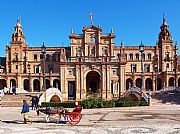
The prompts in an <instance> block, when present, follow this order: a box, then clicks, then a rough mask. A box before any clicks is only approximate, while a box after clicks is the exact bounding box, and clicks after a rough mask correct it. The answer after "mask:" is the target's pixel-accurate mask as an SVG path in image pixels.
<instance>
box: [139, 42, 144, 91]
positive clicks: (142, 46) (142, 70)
mask: <svg viewBox="0 0 180 134" xmlns="http://www.w3.org/2000/svg"><path fill="white" fill-rule="evenodd" d="M139 52H140V53H141V81H142V85H141V91H143V90H144V66H143V60H144V57H143V54H144V53H143V52H144V45H143V43H142V41H141V44H140V45H139Z"/></svg>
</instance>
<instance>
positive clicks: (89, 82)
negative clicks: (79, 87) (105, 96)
mask: <svg viewBox="0 0 180 134" xmlns="http://www.w3.org/2000/svg"><path fill="white" fill-rule="evenodd" d="M100 83H101V81H100V75H99V73H98V72H96V71H91V72H89V73H88V74H87V76H86V90H87V92H89V93H99V92H100V87H101V86H100Z"/></svg>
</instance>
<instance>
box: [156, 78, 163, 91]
mask: <svg viewBox="0 0 180 134" xmlns="http://www.w3.org/2000/svg"><path fill="white" fill-rule="evenodd" d="M161 89H162V80H161V78H157V90H161Z"/></svg>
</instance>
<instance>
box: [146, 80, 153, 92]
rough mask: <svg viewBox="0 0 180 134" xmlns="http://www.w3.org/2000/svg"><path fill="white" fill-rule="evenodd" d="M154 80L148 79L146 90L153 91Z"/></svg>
mask: <svg viewBox="0 0 180 134" xmlns="http://www.w3.org/2000/svg"><path fill="white" fill-rule="evenodd" d="M152 87H153V86H152V79H151V78H147V79H146V90H147V91H152Z"/></svg>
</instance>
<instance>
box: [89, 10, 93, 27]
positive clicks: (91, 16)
mask: <svg viewBox="0 0 180 134" xmlns="http://www.w3.org/2000/svg"><path fill="white" fill-rule="evenodd" d="M90 20H91V25H93V15H92V11H91V12H90Z"/></svg>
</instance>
